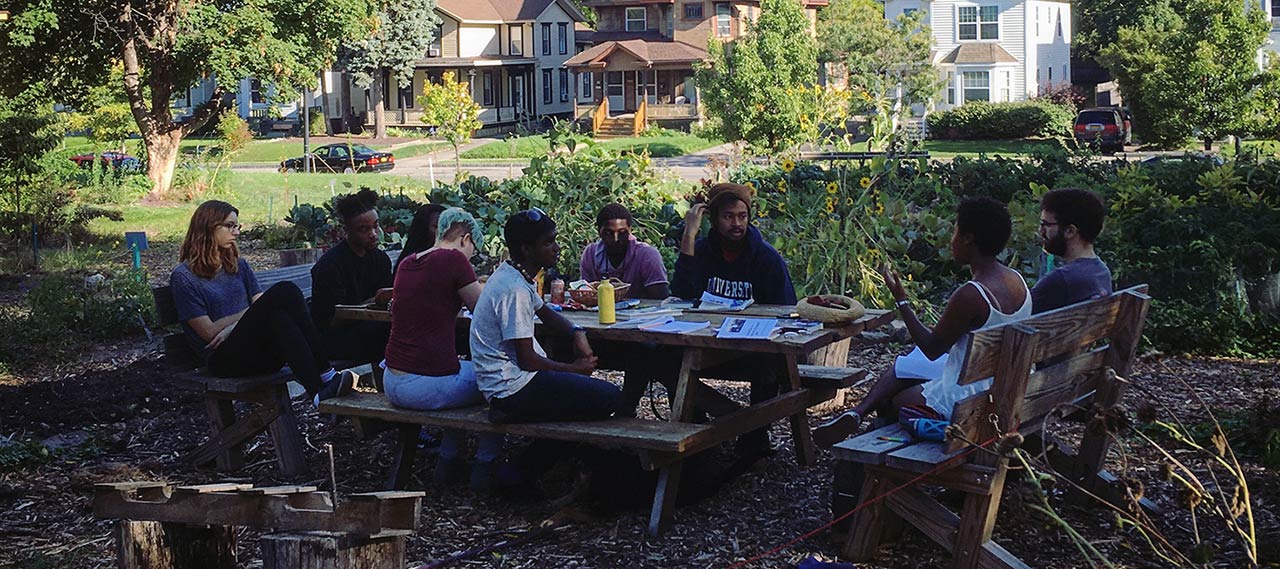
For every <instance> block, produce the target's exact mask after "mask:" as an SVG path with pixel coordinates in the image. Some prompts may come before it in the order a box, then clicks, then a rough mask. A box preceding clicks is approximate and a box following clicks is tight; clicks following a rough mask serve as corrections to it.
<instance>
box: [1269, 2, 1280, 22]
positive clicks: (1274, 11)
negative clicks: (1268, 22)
mask: <svg viewBox="0 0 1280 569" xmlns="http://www.w3.org/2000/svg"><path fill="white" fill-rule="evenodd" d="M1271 17H1272V18H1280V2H1276V0H1271Z"/></svg>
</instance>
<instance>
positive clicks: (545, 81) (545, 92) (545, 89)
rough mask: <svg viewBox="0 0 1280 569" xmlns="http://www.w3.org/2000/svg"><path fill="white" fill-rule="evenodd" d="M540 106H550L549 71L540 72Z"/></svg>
mask: <svg viewBox="0 0 1280 569" xmlns="http://www.w3.org/2000/svg"><path fill="white" fill-rule="evenodd" d="M542 104H544V105H550V104H551V70H550V69H543V70H542Z"/></svg>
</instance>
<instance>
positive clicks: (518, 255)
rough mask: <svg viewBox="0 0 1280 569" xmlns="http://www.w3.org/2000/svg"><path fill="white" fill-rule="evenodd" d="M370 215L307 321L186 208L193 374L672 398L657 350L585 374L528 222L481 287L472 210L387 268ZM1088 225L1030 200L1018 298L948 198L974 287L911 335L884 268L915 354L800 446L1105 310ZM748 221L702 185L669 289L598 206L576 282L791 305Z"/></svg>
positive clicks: (368, 201) (360, 205)
mask: <svg viewBox="0 0 1280 569" xmlns="http://www.w3.org/2000/svg"><path fill="white" fill-rule="evenodd" d="M376 202H377V195H376V194H375V193H374V192H372V191H369V190H362V191H361V192H359V193H357V194H353V195H349V196H344V197H342V198H340V199H339V200H337V202H336V204H335V211H336V212H337V214H338V216H339V217H340V218H341V221H342V224H343V228H344V230H345V232H346V238H345V240H344V241H342V242H341V243H339V244H337V245H335V246H334V247H332V248H331V249H329V250H328V251H327V252H326V253H325V254H324V256H323V257H322V258H321V259H320V260H319V261H318V262H317V263H316V264H315V266H314V267H313V269H312V281H313V282H312V293H313V294H312V299H311V302H310V306H309V307H308V303H307V300H306V299H304V297H303V294H302V291H301V290H300V289H299V288H298V287H297V286H296V285H294V284H292V283H289V282H282V283H279V284H276V285H274V286H272V287H271V288H269V289H268V290H266V291H265V292H264V291H263V290H262V289H261V287H260V286H259V285H258V281H257V280H256V278H255V277H254V273H253V270H252V269H251V268H250V267H249V265H248V263H247V262H245V260H244V259H242V258H240V256H239V252H238V250H237V248H236V237H237V236H238V235H239V230H240V223H239V219H238V211H237V210H236V209H235V208H234V207H233V206H231V205H230V204H227V203H225V202H221V201H208V202H205V203H203V204H201V205H200V206H199V207H198V208H197V210H196V212H195V214H194V215H193V216H192V218H191V222H190V226H189V227H188V230H187V234H186V238H185V239H184V241H183V244H182V248H181V255H180V261H181V263H180V264H179V265H178V266H177V267H176V268H175V269H174V270H173V273H172V275H171V276H170V284H171V287H172V290H173V294H174V300H175V304H176V305H177V309H178V314H179V317H180V319H181V320H182V321H183V324H182V325H183V328H184V330H185V331H186V334H187V336H188V339H189V340H190V344H191V347H192V348H193V349H194V350H195V351H196V352H198V353H199V354H201V355H202V356H203V357H204V359H205V360H206V362H207V369H208V371H209V372H210V373H212V374H214V375H217V376H221V377H238V376H244V375H252V374H258V373H269V372H273V371H276V370H278V369H280V368H281V367H282V366H284V365H288V366H289V367H290V369H291V370H292V372H293V374H294V376H295V377H296V378H297V380H298V382H299V383H300V384H302V385H303V386H304V387H305V388H306V390H307V393H308V394H309V395H310V396H311V397H312V400H313V402H314V403H315V404H317V405H318V404H319V402H320V401H322V400H324V399H328V398H331V397H336V396H340V395H343V394H346V393H349V392H351V391H352V390H353V388H354V382H355V376H354V374H352V373H351V372H349V371H346V372H341V373H338V372H336V371H335V369H334V366H333V365H332V362H356V361H358V362H379V363H380V365H381V366H382V368H383V369H384V370H385V371H384V382H383V385H384V388H385V392H386V396H387V398H388V400H389V401H390V402H391V403H392V404H394V405H396V406H399V407H404V408H408V409H418V410H440V409H450V408H458V407H466V406H473V405H479V404H482V403H486V402H487V403H488V405H489V416H490V420H492V421H494V422H533V421H577V420H595V419H604V418H607V417H610V416H615V415H621V416H633V415H634V414H635V409H636V406H637V404H638V403H639V400H640V399H641V396H642V395H643V391H644V389H645V388H646V387H647V386H648V385H649V384H650V382H657V383H661V384H663V385H665V386H666V387H667V389H668V391H669V392H670V393H673V392H674V388H675V380H676V377H677V373H678V371H679V366H680V360H681V352H680V351H679V349H678V348H670V347H664V346H659V345H657V344H645V345H637V346H630V347H629V348H628V349H627V350H626V353H625V354H624V355H623V359H624V360H625V368H626V378H625V381H624V384H623V386H622V388H619V387H617V386H615V385H614V384H612V383H610V382H608V381H603V380H600V379H596V378H594V377H592V373H593V372H594V371H595V370H596V367H597V365H598V362H599V360H598V357H597V354H596V352H595V350H594V349H593V346H592V344H591V342H589V341H588V338H587V335H586V333H585V331H584V330H583V329H582V328H581V327H580V326H576V325H574V324H573V323H571V322H570V321H569V320H568V319H566V318H564V317H563V316H562V315H561V314H560V313H559V312H558V311H556V310H554V309H553V308H552V306H551V305H550V304H549V303H548V302H546V301H545V300H544V298H543V297H542V296H541V295H540V294H539V292H538V289H539V287H538V286H537V283H536V282H535V279H536V278H537V275H539V273H540V272H541V271H543V270H544V269H550V268H553V267H555V266H556V265H557V263H558V261H559V257H560V245H559V243H558V242H557V238H558V235H557V231H556V223H555V221H554V220H552V219H551V217H550V216H548V215H547V213H545V212H543V211H542V210H539V209H537V208H534V209H529V210H525V211H520V212H518V213H515V214H514V215H512V216H510V217H509V218H508V219H507V221H506V224H505V226H504V228H503V236H502V237H503V239H504V241H505V244H506V249H507V254H508V257H509V258H507V259H506V260H504V261H503V262H502V263H500V264H499V265H498V267H497V269H495V270H494V271H493V274H492V275H491V276H489V277H488V279H487V281H483V283H482V280H481V279H479V278H478V277H477V275H476V272H475V269H474V268H473V266H472V264H471V258H472V257H473V256H474V255H475V253H476V251H477V249H478V248H479V247H481V246H482V244H483V243H484V242H485V235H484V234H483V232H482V230H481V225H480V224H479V223H477V221H476V220H475V218H474V217H472V215H471V214H469V213H467V212H466V211H464V210H462V209H459V208H448V209H446V208H444V207H442V206H439V205H435V204H430V205H426V206H423V207H422V208H421V209H420V210H419V211H418V212H416V215H415V217H414V220H413V223H412V226H411V228H410V231H409V238H408V241H407V242H406V244H405V247H404V249H403V251H402V253H401V255H400V257H399V259H398V260H397V261H396V263H395V264H394V265H393V264H392V262H391V260H390V258H389V257H388V255H387V254H386V253H385V252H383V251H382V250H380V249H379V248H378V242H379V234H378V232H379V223H378V212H377V210H376V208H375V205H376ZM704 216H707V217H709V218H710V221H711V223H710V225H711V231H710V232H709V234H708V235H706V236H704V237H700V236H699V233H700V227H701V225H702V219H703V217H704ZM1104 216H1105V208H1104V206H1103V203H1102V200H1101V199H1100V198H1099V197H1098V196H1097V195H1095V194H1093V193H1092V192H1088V191H1085V190H1079V189H1059V190H1053V191H1051V192H1049V193H1048V194H1046V195H1045V196H1044V199H1043V200H1042V203H1041V219H1040V235H1041V238H1042V239H1043V242H1044V248H1045V250H1046V251H1048V252H1049V253H1050V254H1052V255H1053V256H1054V258H1055V259H1057V260H1058V262H1059V265H1060V266H1058V267H1057V268H1056V269H1054V270H1053V271H1052V272H1050V273H1048V274H1047V275H1045V276H1044V277H1043V278H1041V279H1040V280H1039V281H1038V283H1037V285H1036V287H1035V288H1034V289H1032V290H1028V288H1027V286H1026V284H1025V282H1024V281H1023V279H1022V277H1021V275H1019V274H1018V273H1017V272H1016V271H1014V270H1012V269H1010V268H1008V267H1005V266H1004V265H1002V264H1001V263H1000V262H999V261H998V260H997V258H996V257H997V255H998V254H999V253H1000V252H1001V251H1002V250H1003V249H1004V247H1005V244H1006V242H1007V241H1008V239H1009V236H1010V233H1011V231H1012V221H1011V219H1010V217H1009V213H1008V210H1007V209H1006V207H1005V206H1004V204H1001V203H1000V202H997V201H995V200H991V199H989V198H974V199H967V200H965V201H964V202H962V203H961V205H960V207H959V211H958V215H957V219H956V224H955V231H954V234H953V236H952V240H951V250H952V254H953V257H954V259H955V260H956V262H957V263H959V264H961V265H967V266H969V267H970V270H971V271H972V274H973V279H972V280H970V281H968V282H966V283H964V284H963V285H961V286H960V288H958V289H957V290H956V292H955V293H954V294H953V295H952V296H951V298H950V300H949V302H948V303H947V306H946V309H945V310H944V312H943V314H942V316H941V318H940V319H939V321H938V323H937V325H936V326H935V327H934V328H933V329H929V328H927V327H926V326H925V325H924V324H922V323H921V322H920V320H919V319H918V318H917V317H916V315H915V313H914V312H913V310H912V307H911V304H910V302H909V301H908V297H907V294H906V291H905V290H904V289H903V286H902V284H901V282H900V279H899V277H898V275H897V273H896V272H894V271H892V270H891V269H886V270H885V272H884V277H885V281H886V284H887V286H888V287H889V290H890V291H891V292H892V293H893V295H894V297H895V298H896V299H897V301H898V302H897V309H898V310H900V311H901V316H902V319H903V320H904V321H905V322H906V325H907V328H908V330H909V331H910V333H911V336H912V338H913V339H914V340H915V343H916V347H915V349H913V350H912V352H911V353H910V354H907V355H905V356H902V357H900V358H898V360H897V362H896V363H895V365H894V366H893V367H892V368H891V369H888V370H886V371H885V373H884V374H882V375H881V377H880V379H879V381H878V382H877V383H876V384H875V386H874V387H873V388H872V390H871V392H870V393H869V394H868V396H867V397H866V398H865V399H864V400H863V401H862V402H860V403H859V404H857V405H856V406H854V407H853V408H852V409H850V410H849V411H848V412H846V413H844V414H842V415H840V416H839V417H837V418H836V419H834V420H832V421H830V422H828V423H826V424H824V425H823V426H821V427H819V428H818V429H817V430H816V431H815V437H816V438H817V440H818V441H819V442H820V443H823V444H832V443H834V442H838V441H839V440H842V439H843V438H845V437H846V436H848V435H850V434H853V433H854V432H855V431H856V430H857V429H858V427H859V426H860V425H861V424H862V422H863V418H864V417H866V416H867V415H869V414H870V413H872V412H873V411H874V412H876V413H877V414H878V416H879V417H880V418H881V419H882V420H896V418H897V412H898V410H899V409H904V408H906V409H911V410H913V412H915V413H923V414H925V415H927V416H932V417H938V418H942V419H946V418H947V417H948V416H949V414H950V411H951V406H952V405H953V404H954V403H955V402H956V401H958V400H959V399H962V398H964V397H966V396H967V395H969V394H972V393H976V392H979V391H982V390H983V389H986V388H987V385H989V382H988V383H986V384H984V383H983V382H978V383H974V384H969V385H966V386H963V387H962V386H959V385H957V382H956V377H955V375H956V371H957V370H956V366H955V365H953V364H956V363H958V362H955V361H952V360H951V359H950V358H948V351H949V350H951V349H952V347H953V346H954V345H956V343H957V341H958V340H959V339H960V337H961V336H962V335H964V334H965V333H967V332H969V331H972V330H974V329H977V328H981V327H984V326H991V325H996V324H1000V323H1003V322H1008V321H1011V320H1014V319H1017V318H1022V317H1025V316H1027V315H1029V314H1031V313H1033V312H1041V311H1044V310H1050V309H1053V308H1058V307H1061V306H1065V305H1067V304H1071V303H1075V302H1079V301H1083V300H1088V299H1090V298H1096V297H1099V296H1102V295H1106V294H1109V293H1110V292H1111V277H1110V272H1109V271H1108V270H1107V267H1106V265H1105V264H1103V263H1102V261H1101V260H1099V259H1098V257H1097V255H1096V254H1095V253H1094V251H1093V241H1094V240H1095V239H1096V237H1097V236H1098V234H1099V232H1100V231H1101V229H1102V222H1103V218H1104ZM752 219H754V216H753V213H752V195H751V189H750V188H748V187H746V186H743V185H739V184H731V183H721V184H716V185H713V186H712V187H711V189H710V192H709V194H708V198H707V201H706V203H697V204H694V205H693V206H692V207H690V208H689V210H688V213H687V214H686V216H685V227H684V233H683V236H682V239H681V242H680V250H679V256H678V258H677V260H676V263H675V272H674V275H673V278H671V279H668V278H667V272H666V269H665V266H664V263H663V260H662V255H661V253H660V252H659V250H658V249H656V248H655V247H653V246H651V245H649V244H646V243H643V242H640V241H638V240H637V239H636V238H635V236H634V234H633V233H632V227H633V225H634V223H635V220H634V218H633V217H632V214H631V212H629V211H628V210H627V208H625V207H624V206H622V205H620V204H616V203H615V204H609V205H607V206H605V207H603V208H601V209H600V211H599V213H598V215H597V218H596V225H597V229H598V234H599V240H598V241H596V242H593V243H591V244H590V245H588V246H587V247H586V248H585V250H584V251H583V254H582V258H581V259H580V263H579V270H580V273H581V277H582V278H583V279H587V280H592V281H597V280H602V279H607V278H617V279H620V280H621V281H623V282H626V283H628V284H630V285H631V290H632V296H635V297H640V298H651V299H666V298H668V297H670V296H675V297H679V298H682V299H697V298H699V297H700V296H701V295H702V294H703V292H711V293H713V294H716V295H719V296H722V297H726V298H730V299H744V300H745V299H752V300H754V302H757V303H761V304H794V303H795V302H796V293H795V289H794V287H793V285H792V282H791V276H790V273H789V272H788V269H787V264H786V262H785V260H783V258H782V256H781V255H779V254H778V252H777V250H775V249H774V248H773V247H772V246H771V245H769V243H768V242H767V241H766V240H765V239H764V237H763V236H762V235H761V233H760V231H759V230H758V229H757V228H756V227H755V226H754V225H752V224H751V220H752ZM370 299H373V300H376V301H380V302H390V310H391V324H390V326H389V327H388V326H387V325H386V324H385V323H374V322H361V321H349V320H339V319H335V318H334V313H335V306H336V305H339V304H359V303H362V302H368V301H369V300H370ZM464 307H465V308H466V309H467V310H468V311H470V313H471V314H472V319H471V326H470V332H469V336H468V341H469V353H470V359H462V358H460V357H459V356H458V354H459V349H458V348H459V346H458V345H457V335H456V330H457V317H458V315H459V313H460V312H461V310H462V309H463V308H464ZM535 317H536V318H537V319H538V320H540V321H541V327H542V331H543V332H545V333H549V334H552V335H560V336H564V337H568V338H570V342H569V343H570V344H571V345H572V346H573V351H574V355H573V357H572V358H568V359H567V361H562V360H560V359H552V358H549V357H547V352H546V351H545V350H544V349H543V347H542V346H541V344H540V343H539V342H538V339H537V338H536V337H535V334H534V322H535ZM768 358H769V356H767V355H759V356H751V357H746V358H742V359H740V360H738V361H737V362H734V363H732V364H726V365H725V366H722V367H721V368H716V369H713V370H709V371H706V372H704V373H703V375H705V376H708V377H724V378H732V379H737V380H744V381H749V382H750V385H751V395H750V402H751V403H753V404H754V403H758V402H762V401H766V400H768V399H770V398H772V397H774V396H776V395H777V394H778V392H779V389H780V383H779V370H780V366H778V365H777V364H776V362H773V361H771V360H769V359H768ZM690 387H691V389H692V392H691V393H692V397H693V403H694V409H695V420H700V418H702V417H707V416H710V417H718V416H722V415H725V414H728V413H730V412H732V411H734V410H736V409H739V408H741V404H739V403H737V402H735V401H733V400H732V399H729V398H728V397H726V396H724V395H723V394H721V393H720V392H718V391H716V390H715V389H712V388H711V387H709V386H707V385H705V384H703V383H702V382H695V383H694V384H693V385H691V386H690ZM464 442H465V440H464V437H463V434H462V433H460V432H452V431H447V432H445V433H444V436H443V437H442V441H441V448H440V451H439V452H440V462H439V463H438V465H437V470H436V479H437V480H438V481H447V480H454V479H457V478H459V477H460V473H461V472H462V470H461V469H462V466H463V465H464V464H465V459H464V458H463V457H462V449H463V448H464V446H465V445H464ZM501 444H502V439H501V436H499V435H494V434H483V435H480V436H479V440H478V444H477V452H476V462H475V465H474V466H473V467H472V469H471V483H472V485H473V486H474V487H476V488H479V489H485V488H489V487H490V485H491V484H493V483H494V480H495V476H496V473H497V472H498V470H497V464H498V460H497V459H498V457H499V455H500V453H501ZM736 448H737V450H738V452H739V453H740V454H742V455H744V456H748V457H759V456H764V455H766V454H767V453H769V452H770V451H771V446H770V443H769V438H768V431H767V428H761V429H758V430H756V431H753V432H751V433H748V434H746V435H743V436H742V437H741V438H740V439H739V441H738V443H737V445H736Z"/></svg>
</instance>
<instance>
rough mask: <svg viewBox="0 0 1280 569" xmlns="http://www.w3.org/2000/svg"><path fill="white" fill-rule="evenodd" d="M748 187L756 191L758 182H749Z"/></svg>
mask: <svg viewBox="0 0 1280 569" xmlns="http://www.w3.org/2000/svg"><path fill="white" fill-rule="evenodd" d="M747 187H748V188H751V191H753V192H754V191H756V183H755V182H747Z"/></svg>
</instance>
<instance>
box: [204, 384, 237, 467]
mask: <svg viewBox="0 0 1280 569" xmlns="http://www.w3.org/2000/svg"><path fill="white" fill-rule="evenodd" d="M204 409H205V413H206V414H208V415H209V422H210V423H211V424H212V426H213V432H212V433H211V434H212V435H213V436H215V437H216V436H218V433H221V432H222V431H224V430H226V429H229V428H231V425H234V424H235V422H236V408H235V404H233V403H232V402H231V401H229V400H227V399H221V398H218V397H213V396H211V395H205V397H204ZM214 461H215V463H216V464H217V466H218V470H221V471H224V472H226V471H231V470H239V469H240V467H241V466H244V452H243V451H242V449H241V447H240V445H232V446H230V447H228V448H225V449H222V450H220V451H218V453H217V455H216V456H215V458H214Z"/></svg>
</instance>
